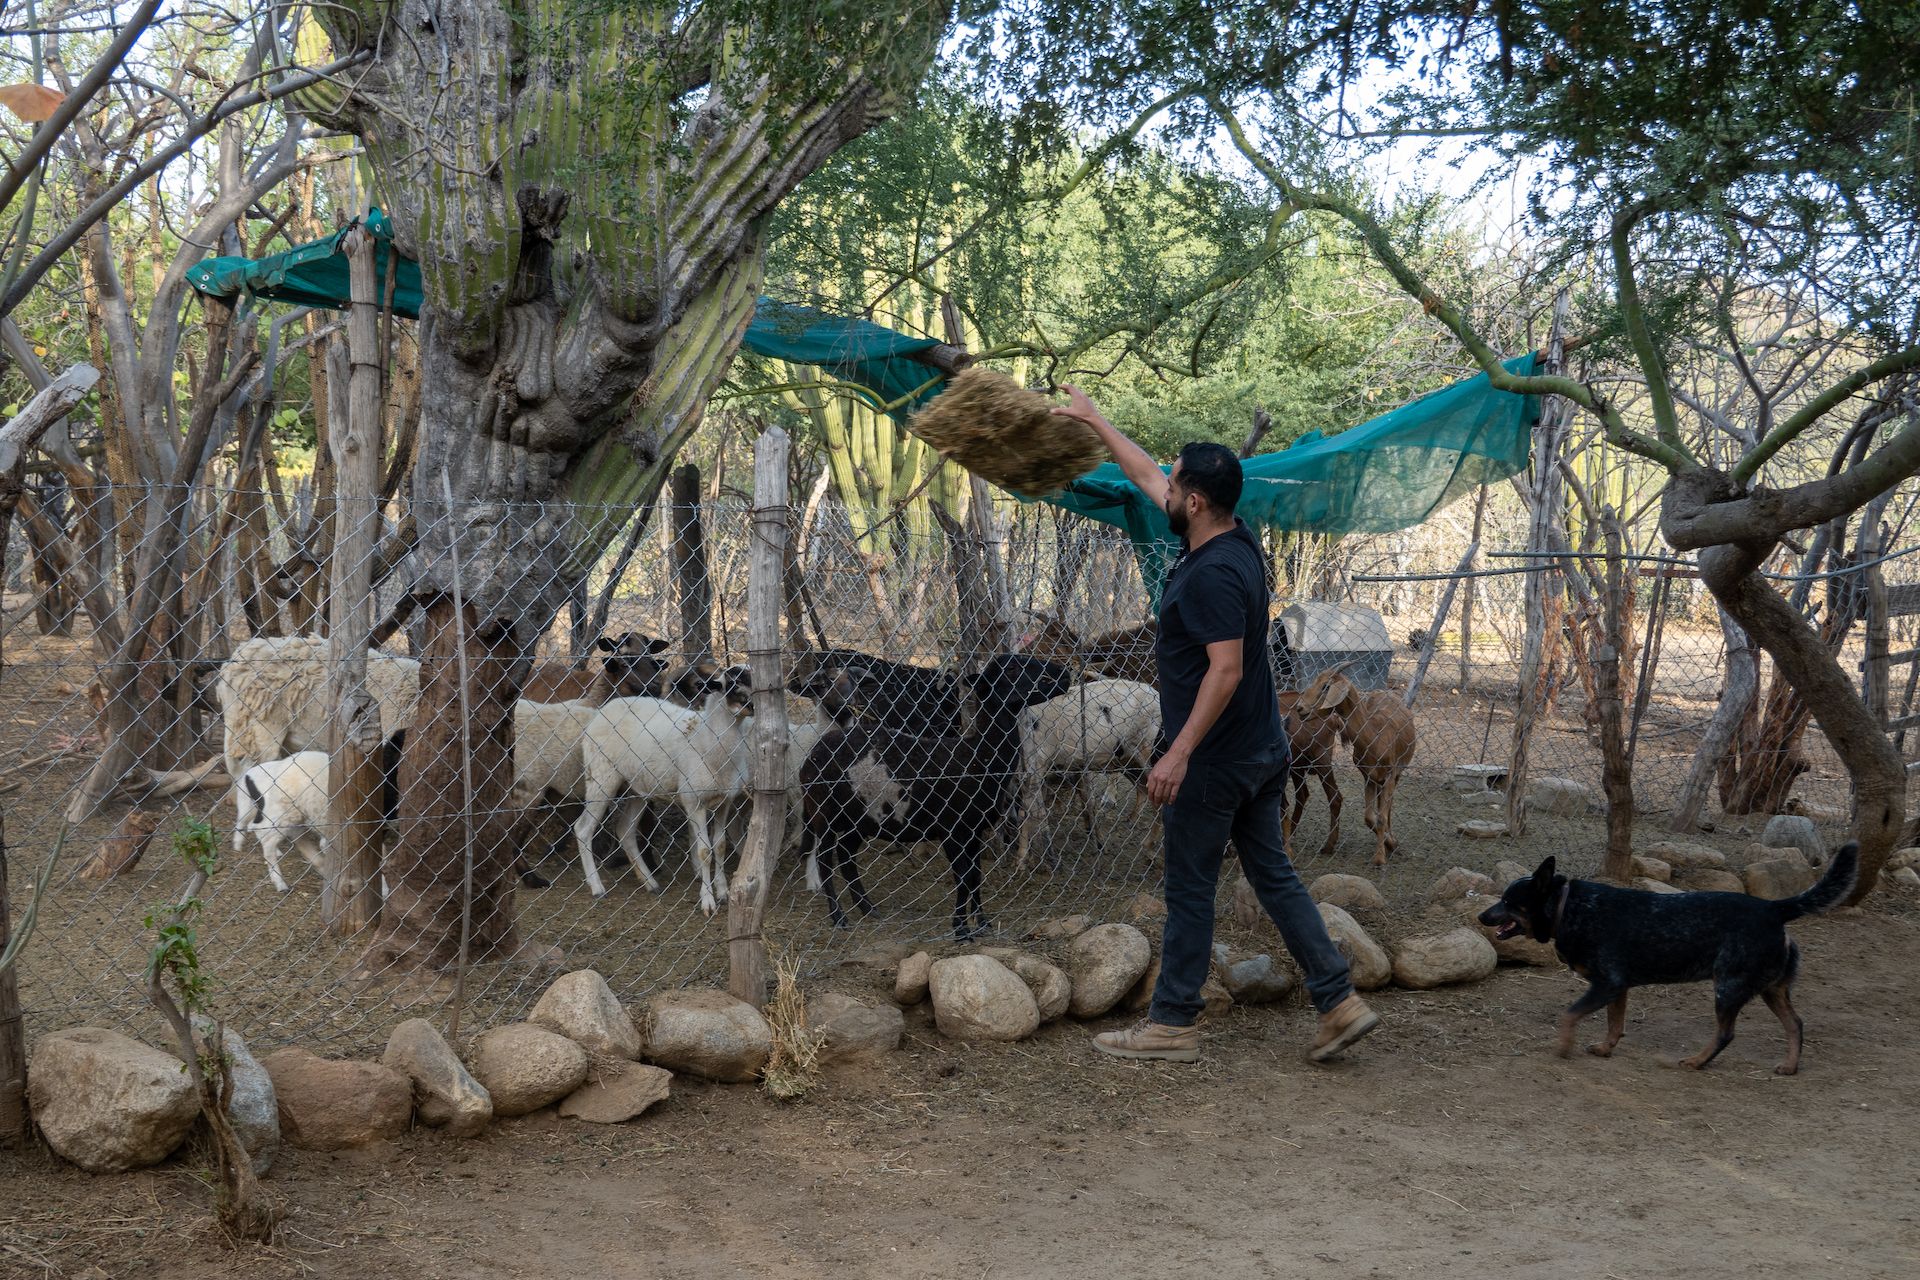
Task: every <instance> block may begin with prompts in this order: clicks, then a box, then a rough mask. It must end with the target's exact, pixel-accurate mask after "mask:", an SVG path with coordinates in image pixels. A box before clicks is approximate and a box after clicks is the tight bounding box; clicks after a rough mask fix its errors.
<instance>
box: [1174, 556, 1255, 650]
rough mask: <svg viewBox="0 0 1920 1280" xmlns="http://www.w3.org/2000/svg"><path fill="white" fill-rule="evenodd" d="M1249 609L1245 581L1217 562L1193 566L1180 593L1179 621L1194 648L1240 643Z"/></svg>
mask: <svg viewBox="0 0 1920 1280" xmlns="http://www.w3.org/2000/svg"><path fill="white" fill-rule="evenodd" d="M1252 605H1253V602H1252V600H1251V599H1250V598H1249V597H1248V594H1247V584H1246V581H1245V579H1244V578H1243V577H1242V576H1241V575H1240V574H1239V573H1237V572H1235V570H1234V566H1232V565H1231V564H1226V563H1223V562H1220V561H1213V562H1211V563H1206V564H1197V565H1194V566H1193V569H1192V576H1191V577H1190V579H1189V580H1188V581H1187V583H1186V584H1185V588H1184V589H1183V590H1182V591H1181V592H1180V621H1181V623H1182V624H1183V625H1184V626H1185V627H1186V631H1187V637H1188V638H1189V639H1191V640H1192V641H1194V642H1195V643H1196V644H1213V643H1215V642H1217V641H1220V640H1240V639H1244V638H1245V636H1246V634H1247V610H1248V609H1250V608H1251V607H1252Z"/></svg>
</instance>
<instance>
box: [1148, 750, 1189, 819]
mask: <svg viewBox="0 0 1920 1280" xmlns="http://www.w3.org/2000/svg"><path fill="white" fill-rule="evenodd" d="M1186 780H1187V754H1186V752H1184V751H1168V752H1167V754H1165V755H1164V756H1161V757H1160V763H1159V764H1156V765H1155V766H1153V769H1152V771H1151V772H1149V773H1148V774H1147V799H1149V800H1151V801H1153V802H1154V803H1155V804H1156V805H1162V806H1165V805H1170V804H1172V803H1173V798H1174V797H1175V796H1177V795H1179V794H1180V784H1181V783H1183V782H1185V781H1186Z"/></svg>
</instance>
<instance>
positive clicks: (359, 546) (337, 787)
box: [320, 228, 383, 937]
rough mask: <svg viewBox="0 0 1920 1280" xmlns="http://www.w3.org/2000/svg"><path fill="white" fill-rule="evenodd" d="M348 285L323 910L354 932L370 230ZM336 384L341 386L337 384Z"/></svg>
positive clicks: (372, 368) (352, 236)
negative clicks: (329, 848)
mask: <svg viewBox="0 0 1920 1280" xmlns="http://www.w3.org/2000/svg"><path fill="white" fill-rule="evenodd" d="M346 250H347V267H348V273H349V274H348V289H349V293H350V296H351V298H352V304H351V307H350V308H349V310H348V313H347V359H348V361H349V362H350V365H351V369H352V372H351V373H350V374H349V376H348V380H347V414H346V429H345V430H344V431H342V430H335V431H333V432H331V433H329V437H328V440H327V443H328V445H329V447H330V448H331V450H332V452H333V459H334V475H335V484H336V488H335V490H334V503H333V519H334V536H333V538H332V539H331V541H332V544H333V557H332V575H331V579H332V580H331V584H330V585H331V592H330V596H329V599H328V620H329V624H330V625H329V626H328V628H327V635H328V641H327V692H328V694H329V696H331V697H332V698H333V699H334V703H333V715H332V718H331V720H330V721H329V723H328V726H327V745H328V747H329V748H330V749H331V752H332V757H333V765H332V777H331V784H332V792H331V795H332V800H331V803H330V804H329V806H328V811H327V823H328V826H329V828H330V829H331V831H332V836H333V855H332V857H331V858H330V859H329V861H328V874H327V878H326V884H325V886H324V887H323V888H322V890H321V902H320V910H321V915H322V918H324V919H325V921H326V923H327V927H328V928H329V929H330V930H332V931H333V932H334V933H336V934H340V935H341V936H343V937H344V936H350V935H352V934H356V933H358V932H359V931H360V930H362V929H364V928H366V927H367V926H368V925H370V924H372V923H373V922H374V921H375V919H377V918H378V916H379V913H380V897H379V884H380V854H379V848H378V843H377V839H376V835H377V833H378V831H379V829H380V809H379V805H380V779H381V770H380V764H381V759H380V757H381V751H380V742H381V739H380V711H379V708H378V707H376V706H375V705H374V701H373V697H372V695H371V694H369V693H368V692H367V637H368V635H369V634H370V633H371V632H372V630H373V553H374V543H375V541H376V539H377V538H378V535H379V512H378V507H377V503H378V495H379V492H380V423H381V418H382V416H383V415H382V414H381V412H380V365H381V355H382V352H381V347H380V341H379V330H378V313H377V311H376V309H375V306H374V297H375V292H374V290H375V284H374V270H373V237H372V236H371V235H369V234H368V233H367V232H366V230H365V229H364V228H356V229H355V230H353V231H352V232H350V233H348V235H347V238H346ZM335 390H336V391H337V390H338V388H335Z"/></svg>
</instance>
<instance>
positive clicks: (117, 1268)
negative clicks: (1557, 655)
mask: <svg viewBox="0 0 1920 1280" xmlns="http://www.w3.org/2000/svg"><path fill="white" fill-rule="evenodd" d="M1796 933H1797V936H1798V937H1799V938H1800V940H1801V943H1802V946H1803V947H1804V948H1805V950H1806V957H1807V958H1806V966H1805V971H1804V977H1803V980H1802V983H1801V985H1800V989H1799V992H1798V993H1797V1000H1798V1003H1799V1005H1800V1007H1801V1010H1802V1012H1803V1013H1804V1014H1805V1016H1806V1018H1807V1022H1808V1044H1807V1055H1806V1058H1805V1062H1804V1067H1803V1070H1802V1072H1801V1074H1800V1075H1798V1076H1797V1077H1793V1078H1791V1079H1787V1078H1780V1077H1776V1076H1774V1075H1773V1074H1772V1073H1771V1068H1772V1065H1773V1063H1774V1062H1775V1061H1776V1060H1777V1058H1778V1056H1779V1052H1780V1047H1781V1038H1780V1035H1779V1029H1778V1025H1777V1024H1776V1023H1774V1022H1773V1020H1772V1019H1771V1018H1770V1017H1769V1016H1767V1014H1766V1012H1765V1010H1763V1009H1758V1008H1756V1009H1755V1010H1751V1011H1749V1013H1748V1015H1747V1017H1746V1018H1745V1019H1744V1020H1743V1021H1742V1023H1741V1032H1742V1034H1741V1036H1740V1038H1739V1039H1737V1040H1736V1041H1735V1042H1734V1043H1733V1045H1732V1046H1731V1047H1730V1048H1729V1049H1728V1050H1727V1052H1726V1053H1725V1054H1723V1055H1722V1057H1721V1058H1720V1060H1719V1061H1718V1062H1717V1063H1715V1064H1714V1066H1713V1067H1712V1068H1711V1069H1709V1070H1708V1071H1706V1072H1703V1073H1698V1074H1696V1073H1692V1072H1684V1071H1679V1070H1675V1069H1673V1068H1671V1067H1669V1066H1667V1065H1665V1064H1666V1063H1668V1062H1670V1061H1671V1060H1672V1059H1674V1058H1675V1057H1677V1056H1679V1055H1681V1054H1683V1053H1686V1052H1690V1051H1691V1050H1693V1049H1694V1048H1696V1047H1698V1045H1699V1043H1700V1042H1701V1041H1702V1039H1703V1037H1704V1036H1705V1035H1706V1034H1707V1032H1708V1029H1709V1021H1710V1020H1709V1016H1708V1013H1709V1000H1708V995H1707V992H1706V991H1705V989H1704V988H1701V987H1684V988H1672V989H1666V990H1653V991H1647V992H1643V993H1638V994H1636V996H1635V998H1634V1003H1633V1006H1632V1008H1631V1012H1630V1019H1629V1024H1628V1038H1627V1040H1626V1041H1625V1043H1624V1045H1623V1046H1622V1048H1621V1050H1620V1052H1619V1053H1618V1055H1617V1056H1616V1057H1614V1058H1613V1059H1611V1060H1608V1061H1601V1060H1599V1059H1595V1058H1590V1057H1587V1056H1585V1055H1580V1056H1577V1057H1576V1058H1574V1059H1572V1060H1568V1061H1562V1060H1561V1059H1558V1058H1555V1057H1553V1056H1551V1055H1550V1054H1549V1053H1548V1052H1547V1048H1546V1044H1547V1040H1548V1037H1549V1032H1550V1024H1551V1021H1552V1017H1553V1014H1554V1012H1555V1011H1556V1009H1557V1008H1558V1007H1560V1006H1561V1005H1563V1004H1564V1003H1565V1002H1566V1001H1567V1000H1568V999H1569V998H1570V997H1571V996H1572V995H1573V994H1574V993H1575V991H1576V990H1577V989H1578V984H1577V983H1576V981H1575V979H1573V978H1572V977H1571V976H1570V975H1569V974H1566V973H1565V972H1562V971H1557V970H1527V969H1503V970H1502V971H1501V972H1500V974H1499V975H1498V976H1497V977H1496V978H1494V979H1492V980H1490V981H1488V982H1486V983H1482V984H1479V985H1476V986H1472V987H1467V988H1461V989H1456V990H1452V991H1440V992H1432V993H1411V992H1398V991H1391V992H1383V993H1380V994H1379V995H1378V997H1377V1003H1378V1006H1379V1008H1380V1009H1381V1012H1382V1013H1383V1014H1384V1015H1385V1019H1386V1021H1385V1025H1384V1027H1383V1029H1382V1030H1381V1031H1380V1032H1379V1033H1378V1034H1376V1035H1375V1036H1374V1037H1373V1038H1371V1039H1370V1040H1368V1041H1367V1042H1365V1043H1364V1044H1363V1045H1362V1046H1361V1047H1360V1048H1359V1049H1357V1050H1356V1051H1355V1053H1354V1054H1353V1055H1352V1057H1351V1059H1350V1060H1349V1061H1347V1062H1344V1063H1342V1064H1339V1065H1337V1066H1334V1067H1331V1068H1315V1067H1311V1066H1309V1065H1307V1064H1306V1063H1305V1062H1303V1061H1302V1059H1301V1056H1300V1052H1301V1049H1302V1046H1303V1043H1304V1039H1305V1037H1306V1036H1307V1034H1308V1027H1309V1019H1308V1016H1307V1012H1306V1010H1305V1008H1304V1007H1303V1006H1301V1005H1299V1004H1297V1003H1295V1004H1290V1005H1285V1006H1281V1007H1278V1008H1265V1009H1252V1008H1240V1009H1235V1010H1232V1011H1230V1012H1229V1013H1228V1014H1227V1016H1226V1017H1225V1019H1224V1021H1223V1024H1222V1025H1220V1026H1218V1027H1216V1028H1215V1029H1214V1032H1213V1034H1212V1035H1211V1037H1210V1039H1209V1041H1208V1045H1207V1054H1206V1057H1205V1059H1204V1060H1203V1062H1202V1063H1201V1064H1200V1065H1198V1066H1197V1067H1173V1066H1166V1065H1151V1064H1134V1063H1124V1064H1123V1063H1116V1062H1112V1061H1109V1060H1107V1059H1104V1058H1101V1057H1099V1056H1097V1055H1096V1054H1094V1053H1093V1052H1092V1051H1091V1050H1090V1049H1089V1048H1088V1047H1087V1044H1086V1039H1087V1035H1088V1033H1089V1031H1090V1030H1093V1029H1094V1028H1093V1027H1090V1026H1085V1025H1075V1024H1070V1023H1069V1024H1059V1025H1056V1026H1054V1027H1051V1028H1049V1029H1047V1030H1045V1031H1043V1032H1042V1034H1041V1035H1040V1036H1039V1037H1038V1038H1037V1039H1035V1040H1032V1041H1029V1042H1026V1043H1024V1044H1018V1045H1007V1046H983V1045H962V1044H958V1043H955V1042H952V1041H946V1040H942V1039H941V1038H939V1037H938V1036H937V1035H936V1034H934V1032H933V1031H932V1029H931V1028H930V1027H927V1026H925V1025H924V1024H923V1023H919V1022H916V1021H910V1023H909V1037H908V1044H907V1047H906V1049H905V1051H903V1052H901V1053H899V1054H895V1055H893V1057H892V1059H891V1060H890V1062H889V1063H888V1064H887V1065H886V1066H885V1067H883V1068H870V1069H866V1070H865V1071H863V1072H861V1073H858V1074H839V1075H835V1076H830V1077H828V1078H827V1079H826V1080H824V1081H823V1082H822V1083H821V1084H820V1085H819V1086H818V1087H817V1088H816V1089H815V1090H814V1091H813V1092H812V1093H810V1094H809V1095H807V1096H806V1097H805V1098H803V1099H801V1100H799V1101H798V1102H794V1103H785V1104H783V1103H777V1102H774V1101H772V1100H770V1099H769V1098H768V1097H766V1095H764V1094H762V1093H760V1092H758V1091H755V1090H752V1089H747V1088H740V1087H734V1088H728V1087H723V1086H712V1085H703V1084H700V1083H696V1082H691V1081H676V1083H675V1086H674V1096H673V1098H672V1099H671V1100H670V1101H669V1102H668V1103H666V1104H665V1105H664V1106H662V1107H660V1108H656V1109H655V1111H654V1112H652V1113H650V1114H648V1115H647V1116H645V1117H643V1118H642V1119H640V1120H639V1121H637V1122H635V1123H632V1124H629V1125H623V1126H615V1127H605V1128H602V1127H597V1126H589V1125H582V1124H575V1123H572V1122H567V1121H562V1120H559V1119H557V1118H555V1117H554V1116H553V1114H552V1113H551V1112H545V1113H540V1114H536V1115H534V1116H530V1117H527V1118H525V1119H522V1120H515V1121H505V1122H502V1123H500V1124H498V1125H496V1126H495V1127H494V1129H493V1130H492V1132H491V1133H490V1134H489V1135H488V1136H487V1137H485V1138H482V1139H479V1140H474V1141H469V1142H459V1141H453V1140H446V1139H442V1138H441V1137H439V1136H438V1135H436V1134H433V1133H430V1132H418V1133H415V1134H412V1135H410V1136H408V1137H406V1138H404V1139H402V1140H401V1141H399V1142H397V1143H393V1144H390V1145H388V1146H385V1147H381V1148H377V1149H374V1150H369V1151H364V1152H355V1153H345V1154H338V1155H314V1154H309V1153H304V1152H294V1151H288V1152H285V1153H283V1154H282V1156H281V1158H280V1161H279V1163H278V1164H277V1165H276V1167H275V1169H274V1171H273V1173H272V1174H271V1175H270V1177H269V1178H268V1180H267V1185H268V1186H269V1187H270V1188H271V1189H272V1190H273V1191H274V1192H275V1193H277V1194H279V1195H281V1196H283V1197H285V1199H286V1201H287V1203H288V1205H289V1206H290V1209H291V1214H290V1217H289V1218H288V1220H287V1224H286V1232H285V1237H284V1239H283V1241H282V1242H281V1243H280V1244H279V1245H278V1246H276V1247H273V1248H265V1249H263V1248H246V1249H242V1250H239V1251H231V1250H229V1249H227V1248H225V1247H224V1246H223V1245H221V1244H220V1243H219V1242H218V1241H217V1240H216V1239H215V1238H214V1236H213V1234H212V1232H211V1228H210V1227H209V1226H208V1225H207V1222H208V1219H207V1214H206V1211H205V1205H206V1202H207V1196H208V1192H207V1187H206V1185H205V1179H206V1174H205V1172H204V1170H202V1169H199V1168H195V1167H193V1166H192V1165H191V1164H190V1163H185V1162H180V1161H176V1162H175V1163H172V1164H170V1165H168V1166H165V1167H162V1168H160V1169H157V1170H152V1171H149V1172H145V1173H140V1174H133V1175H126V1176H122V1177H110V1178H97V1179H96V1178H90V1177H88V1176H87V1175H85V1174H82V1173H77V1172H75V1171H74V1170H72V1169H71V1168H67V1167H64V1166H61V1165H59V1164H57V1163H56V1162H54V1161H53V1160H51V1159H50V1158H49V1157H47V1156H45V1155H44V1154H39V1153H30V1154H27V1155H24V1156H21V1155H11V1156H4V1155H0V1185H3V1186H4V1187H5V1188H6V1194H5V1197H4V1200H5V1204H4V1207H0V1274H5V1275H8V1276H15V1275H18V1276H43V1275H44V1276H89V1277H97V1276H101V1275H106V1276H112V1277H136V1276H137V1277H173V1276H180V1277H189V1276H191V1277H197V1278H199V1280H215V1278H218V1277H229V1276H231V1277H242V1276H244V1277H261V1278H263V1280H264V1278H268V1277H283V1276H284V1277H300V1276H322V1277H330V1276H342V1277H345V1276H376V1275H380V1276H385V1275H401V1274H405V1275H408V1276H412V1277H416V1278H417V1280H433V1278H437V1277H496V1276H497V1277H545V1276H583V1277H584V1276H595V1277H598V1276H607V1277H648V1278H650V1280H651V1278H660V1280H673V1278H678V1277H707V1276H734V1275H752V1276H771V1277H788V1276H821V1275H835V1276H874V1277H964V1278H965V1280H979V1278H980V1277H1002V1278H1005V1277H1018V1276H1057V1277H1076V1276H1087V1277H1108V1276H1135V1275H1142V1276H1143V1275H1156V1274H1170V1275H1188V1276H1191V1275H1202V1274H1207V1275H1216V1276H1223V1277H1224V1276H1286V1277H1293V1276H1327V1277H1343V1278H1344V1277H1356V1276H1399V1275H1424V1276H1478V1275H1499V1276H1511V1277H1535V1276H1538V1277H1552V1278H1554V1280H1561V1278H1563V1277H1595V1278H1604V1277H1620V1278H1626V1277H1646V1276H1685V1277H1700V1278H1703V1280H1704V1278H1709V1277H1730V1278H1738V1280H1748V1278H1749V1277H1751V1276H1754V1275H1800V1276H1847V1277H1906V1276H1912V1275H1914V1274H1916V1273H1920V1226H1917V1225H1916V1216H1920V1195H1917V1194H1916V1191H1917V1190H1920V1154H1917V1153H1916V1151H1915V1150H1914V1144H1913V1141H1912V1139H1913V1135H1914V1134H1915V1133H1916V1132H1920V1101H1917V1100H1916V1097H1915V1094H1914V1092H1913V1090H1912V1088H1911V1083H1912V1081H1911V1076H1912V1065H1913V1062H1914V1054H1915V1050H1916V1048H1917V1047H1920V1036H1917V1035H1916V1031H1917V1030H1920V1028H1917V1027H1916V1020H1915V1017H1914V1015H1913V1012H1912V1001H1911V999H1910V995H1909V990H1908V986H1909V982H1910V978H1911V974H1912V973H1913V971H1914V968H1915V965H1916V963H1917V962H1920V922H1916V921H1915V920H1914V919H1913V918H1911V917H1910V916H1907V915H1900V914H1893V915H1889V914H1884V913H1880V912H1868V913H1866V914H1864V915H1854V916H1853V917H1851V918H1845V917H1843V918H1838V919H1829V920H1822V921H1815V922H1804V923H1802V924H1801V925H1800V926H1798V927H1797V928H1796ZM838 976H839V979H840V981H839V982H838V983H837V985H842V986H846V987H849V988H850V989H855V990H859V989H867V990H872V991H877V990H879V988H880V986H881V984H882V983H883V982H884V981H885V975H884V974H883V973H882V971H880V970H879V969H877V968H876V969H873V970H855V969H848V970H843V971H842V972H841V973H840V975H838Z"/></svg>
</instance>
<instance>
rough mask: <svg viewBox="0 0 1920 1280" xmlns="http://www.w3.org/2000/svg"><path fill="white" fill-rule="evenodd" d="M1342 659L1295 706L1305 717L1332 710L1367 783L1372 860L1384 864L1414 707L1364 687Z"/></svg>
mask: <svg viewBox="0 0 1920 1280" xmlns="http://www.w3.org/2000/svg"><path fill="white" fill-rule="evenodd" d="M1345 665H1346V664H1345V663H1342V664H1341V665H1340V666H1338V667H1332V668H1330V669H1328V670H1326V671H1322V672H1321V673H1320V674H1319V675H1317V676H1315V677H1314V678H1313V683H1312V684H1310V685H1308V686H1307V687H1306V689H1305V690H1303V691H1302V692H1301V694H1300V698H1299V701H1298V702H1296V703H1295V704H1294V710H1295V711H1296V712H1297V713H1298V714H1299V715H1300V716H1301V717H1302V718H1303V720H1304V719H1308V718H1312V717H1316V716H1326V715H1336V716H1339V717H1340V720H1341V725H1340V736H1341V738H1343V739H1344V740H1345V741H1346V744H1347V747H1348V749H1349V750H1351V751H1352V753H1353V767H1354V768H1356V769H1358V770H1359V771H1360V777H1361V779H1362V780H1363V781H1364V782H1365V783H1366V792H1367V814H1366V821H1367V826H1368V828H1369V829H1371V830H1372V832H1373V835H1374V846H1373V865H1374V866H1376V867H1384V866H1386V865H1387V854H1389V853H1390V852H1392V851H1393V849H1394V847H1395V845H1397V844H1398V843H1399V842H1398V841H1396V840H1395V839H1394V838H1393V792H1394V788H1395V787H1397V786H1399V785H1400V775H1401V774H1402V773H1404V772H1406V768H1407V765H1408V763H1410V762H1411V761H1412V760H1413V752H1414V747H1415V745H1416V744H1415V733H1414V724H1413V712H1411V711H1409V710H1407V708H1406V707H1405V706H1403V705H1401V702H1400V699H1399V698H1398V697H1396V696H1395V695H1394V694H1393V693H1392V692H1390V691H1388V690H1384V689H1370V690H1367V691H1365V692H1362V691H1361V690H1359V689H1356V688H1355V687H1354V685H1353V681H1351V680H1349V679H1348V678H1347V677H1346V674H1345V672H1344V670H1343V668H1344V667H1345Z"/></svg>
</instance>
